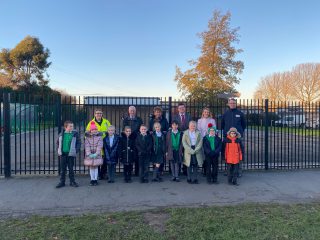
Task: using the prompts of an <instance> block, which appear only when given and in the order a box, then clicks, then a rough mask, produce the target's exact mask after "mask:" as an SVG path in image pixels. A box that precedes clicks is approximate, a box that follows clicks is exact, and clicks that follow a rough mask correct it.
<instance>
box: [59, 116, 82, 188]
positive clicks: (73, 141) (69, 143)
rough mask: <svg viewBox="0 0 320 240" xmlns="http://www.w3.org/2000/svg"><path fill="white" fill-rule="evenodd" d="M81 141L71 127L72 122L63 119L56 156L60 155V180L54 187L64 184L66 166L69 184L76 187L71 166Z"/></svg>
mask: <svg viewBox="0 0 320 240" xmlns="http://www.w3.org/2000/svg"><path fill="white" fill-rule="evenodd" d="M80 146H81V141H80V138H79V135H78V132H77V131H76V130H74V129H73V122H71V121H65V122H64V130H63V131H62V132H61V133H60V134H59V137H58V140H57V149H58V156H59V157H60V168H61V174H60V182H59V184H58V185H57V186H56V188H61V187H64V186H65V181H66V171H67V167H68V169H69V179H70V186H72V187H78V186H79V185H78V184H77V183H76V181H75V178H74V171H73V166H74V162H75V159H76V156H77V153H78V152H79V151H80Z"/></svg>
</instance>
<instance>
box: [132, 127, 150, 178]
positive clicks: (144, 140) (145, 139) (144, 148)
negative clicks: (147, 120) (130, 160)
mask: <svg viewBox="0 0 320 240" xmlns="http://www.w3.org/2000/svg"><path fill="white" fill-rule="evenodd" d="M135 144H136V148H137V151H138V156H139V175H140V182H141V183H147V182H149V180H148V172H149V165H150V157H151V151H152V137H151V135H149V134H147V127H146V126H145V125H143V124H142V125H141V126H140V134H139V135H138V136H137V138H136V142H135Z"/></svg>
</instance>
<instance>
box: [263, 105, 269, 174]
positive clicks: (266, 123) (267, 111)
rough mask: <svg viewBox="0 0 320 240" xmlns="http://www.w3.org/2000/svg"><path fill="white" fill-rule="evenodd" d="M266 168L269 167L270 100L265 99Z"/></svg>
mask: <svg viewBox="0 0 320 240" xmlns="http://www.w3.org/2000/svg"><path fill="white" fill-rule="evenodd" d="M264 108H265V109H264V168H265V170H268V169H269V100H268V99H265V100H264Z"/></svg>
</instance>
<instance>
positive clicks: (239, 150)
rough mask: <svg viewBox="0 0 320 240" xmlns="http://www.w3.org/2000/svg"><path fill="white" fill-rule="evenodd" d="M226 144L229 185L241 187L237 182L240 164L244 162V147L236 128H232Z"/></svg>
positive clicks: (225, 141) (225, 140)
mask: <svg viewBox="0 0 320 240" xmlns="http://www.w3.org/2000/svg"><path fill="white" fill-rule="evenodd" d="M224 143H225V159H226V163H227V171H228V183H229V184H233V185H239V184H238V182H237V178H238V171H239V162H240V161H241V160H242V155H243V153H244V147H243V144H242V141H241V135H240V133H239V132H238V130H237V129H236V128H233V127H232V128H230V130H229V131H228V133H227V137H226V138H225V139H224Z"/></svg>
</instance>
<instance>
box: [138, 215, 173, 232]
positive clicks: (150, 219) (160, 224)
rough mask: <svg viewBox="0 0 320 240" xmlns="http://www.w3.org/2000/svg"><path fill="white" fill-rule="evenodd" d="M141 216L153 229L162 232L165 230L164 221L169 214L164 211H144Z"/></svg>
mask: <svg viewBox="0 0 320 240" xmlns="http://www.w3.org/2000/svg"><path fill="white" fill-rule="evenodd" d="M143 217H144V220H145V222H146V223H147V224H148V225H149V226H150V227H151V228H152V229H153V230H155V231H157V232H160V233H162V232H164V231H165V230H166V226H165V225H166V221H167V220H168V219H169V217H170V216H169V214H168V213H166V212H146V213H144V214H143Z"/></svg>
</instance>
